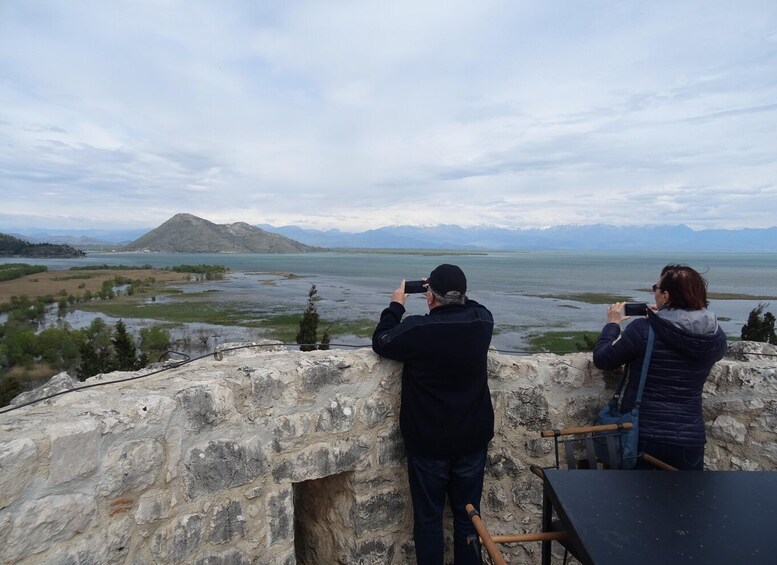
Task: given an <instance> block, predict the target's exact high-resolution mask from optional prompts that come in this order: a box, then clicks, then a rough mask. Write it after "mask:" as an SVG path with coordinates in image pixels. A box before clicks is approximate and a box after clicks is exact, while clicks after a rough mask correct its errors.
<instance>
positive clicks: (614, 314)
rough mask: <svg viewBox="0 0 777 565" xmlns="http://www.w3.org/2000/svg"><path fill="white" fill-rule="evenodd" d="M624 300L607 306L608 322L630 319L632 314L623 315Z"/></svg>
mask: <svg viewBox="0 0 777 565" xmlns="http://www.w3.org/2000/svg"><path fill="white" fill-rule="evenodd" d="M624 304H625V303H624V302H616V303H615V304H611V305H610V307H609V308H607V323H608V324H620V323H621V322H623V321H624V320H628V319H629V318H630V317H631V316H624V315H623V305H624Z"/></svg>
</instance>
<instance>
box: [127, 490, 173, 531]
mask: <svg viewBox="0 0 777 565" xmlns="http://www.w3.org/2000/svg"><path fill="white" fill-rule="evenodd" d="M169 517H170V494H169V493H168V492H167V491H164V490H159V489H153V490H150V491H148V492H146V493H144V494H143V495H141V497H140V499H139V500H138V509H137V511H136V512H135V522H136V523H138V524H149V523H151V522H156V521H158V520H162V519H165V518H169Z"/></svg>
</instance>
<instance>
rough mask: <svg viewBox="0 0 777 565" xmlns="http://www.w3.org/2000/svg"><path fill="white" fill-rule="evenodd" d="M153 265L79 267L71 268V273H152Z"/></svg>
mask: <svg viewBox="0 0 777 565" xmlns="http://www.w3.org/2000/svg"><path fill="white" fill-rule="evenodd" d="M153 268H154V267H152V266H151V265H149V264H148V263H146V264H145V265H139V266H138V265H106V264H105V263H103V264H102V265H79V266H76V267H70V270H71V271H150V270H151V269H153Z"/></svg>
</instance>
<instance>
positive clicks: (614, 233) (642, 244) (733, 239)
mask: <svg viewBox="0 0 777 565" xmlns="http://www.w3.org/2000/svg"><path fill="white" fill-rule="evenodd" d="M262 228H264V229H265V230H267V231H269V232H273V233H277V234H281V235H285V236H286V237H293V238H294V239H296V240H297V241H301V242H303V243H305V244H307V245H321V246H326V247H341V248H349V247H351V248H366V249H377V248H395V249H461V250H478V249H480V250H484V249H491V250H500V249H503V250H508V249H523V250H547V251H550V250H568V251H569V250H583V251H624V252H629V251H634V252H637V251H683V252H692V251H729V252H738V251H768V252H777V227H771V228H762V229H741V230H723V229H717V230H701V231H694V230H692V229H691V228H689V227H688V226H684V225H670V226H649V225H648V226H625V227H624V226H610V225H604V224H593V225H580V226H576V225H569V226H556V227H551V228H545V229H505V228H497V227H489V226H483V227H474V228H462V227H460V226H456V225H439V226H432V227H418V226H389V227H383V228H378V229H374V230H368V231H364V232H358V233H348V232H342V231H339V230H326V231H319V230H311V229H303V228H300V227H297V226H282V227H273V226H268V225H262Z"/></svg>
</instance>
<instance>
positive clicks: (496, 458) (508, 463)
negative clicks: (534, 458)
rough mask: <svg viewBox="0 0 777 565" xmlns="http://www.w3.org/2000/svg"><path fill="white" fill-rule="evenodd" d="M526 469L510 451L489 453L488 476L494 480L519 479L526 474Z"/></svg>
mask: <svg viewBox="0 0 777 565" xmlns="http://www.w3.org/2000/svg"><path fill="white" fill-rule="evenodd" d="M525 468H526V467H525V466H524V465H523V464H522V463H521V462H520V461H519V460H518V459H517V458H516V457H515V454H514V453H512V452H511V451H510V450H506V449H491V450H489V452H488V462H487V463H486V474H487V475H489V476H491V477H493V478H494V479H497V480H499V479H503V478H505V477H517V476H519V475H520V474H522V473H523V472H524V470H525Z"/></svg>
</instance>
